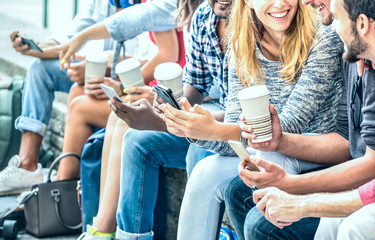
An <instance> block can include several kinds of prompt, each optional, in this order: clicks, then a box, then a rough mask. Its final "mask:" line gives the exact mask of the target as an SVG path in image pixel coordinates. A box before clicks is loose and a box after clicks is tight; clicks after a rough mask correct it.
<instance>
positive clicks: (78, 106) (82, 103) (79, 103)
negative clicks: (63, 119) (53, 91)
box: [68, 95, 89, 114]
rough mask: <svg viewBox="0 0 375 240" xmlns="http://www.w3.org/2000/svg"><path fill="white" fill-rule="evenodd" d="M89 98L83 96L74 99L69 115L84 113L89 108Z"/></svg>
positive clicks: (70, 105) (69, 107) (69, 108)
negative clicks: (87, 99)
mask: <svg viewBox="0 0 375 240" xmlns="http://www.w3.org/2000/svg"><path fill="white" fill-rule="evenodd" d="M86 98H87V96H85V95H81V96H77V97H75V98H73V100H72V101H71V102H70V104H69V106H68V113H69V114H80V113H84V112H85V109H86V108H87V107H89V105H88V104H87V101H86Z"/></svg>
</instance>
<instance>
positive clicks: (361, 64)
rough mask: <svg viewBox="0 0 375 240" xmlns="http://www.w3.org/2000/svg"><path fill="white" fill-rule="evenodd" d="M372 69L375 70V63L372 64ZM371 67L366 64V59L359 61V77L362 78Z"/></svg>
mask: <svg viewBox="0 0 375 240" xmlns="http://www.w3.org/2000/svg"><path fill="white" fill-rule="evenodd" d="M371 65H372V68H373V69H375V63H373V62H371ZM369 69H370V66H369V65H367V64H366V63H365V60H364V59H360V60H359V61H357V70H358V76H359V77H362V76H363V72H364V71H365V70H369Z"/></svg>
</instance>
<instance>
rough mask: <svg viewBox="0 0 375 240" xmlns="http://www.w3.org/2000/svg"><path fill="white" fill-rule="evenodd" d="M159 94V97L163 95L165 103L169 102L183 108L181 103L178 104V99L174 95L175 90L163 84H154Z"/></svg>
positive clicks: (179, 108)
mask: <svg viewBox="0 0 375 240" xmlns="http://www.w3.org/2000/svg"><path fill="white" fill-rule="evenodd" d="M154 88H155V90H156V92H157V94H158V95H159V97H161V99H163V101H164V102H165V103H169V104H171V105H172V106H173V107H175V108H177V109H178V110H181V107H180V105H179V104H178V102H177V101H176V99H175V98H174V96H173V92H172V90H171V89H170V88H167V87H165V86H163V85H160V84H158V85H155V86H154Z"/></svg>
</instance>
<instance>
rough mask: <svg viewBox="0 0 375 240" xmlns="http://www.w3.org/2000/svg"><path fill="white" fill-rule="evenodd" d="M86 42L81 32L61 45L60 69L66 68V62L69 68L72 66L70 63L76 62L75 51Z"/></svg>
mask: <svg viewBox="0 0 375 240" xmlns="http://www.w3.org/2000/svg"><path fill="white" fill-rule="evenodd" d="M85 42H86V40H84V39H83V38H82V37H81V36H80V34H78V35H76V36H74V37H73V38H71V39H70V40H69V42H67V43H66V44H64V45H62V46H60V47H59V50H60V54H59V59H60V69H61V70H62V69H63V68H64V64H67V66H68V68H70V63H71V62H74V61H75V59H76V55H75V53H76V52H77V51H78V50H79V49H80V48H81V47H82V45H83V44H84V43H85Z"/></svg>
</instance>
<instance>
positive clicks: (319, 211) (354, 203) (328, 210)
mask: <svg viewBox="0 0 375 240" xmlns="http://www.w3.org/2000/svg"><path fill="white" fill-rule="evenodd" d="M300 199H301V202H302V206H301V209H303V210H302V211H303V212H304V213H303V215H304V217H346V216H348V215H350V214H352V213H353V212H355V211H357V210H358V209H360V208H361V207H362V206H363V205H362V201H361V198H360V197H359V194H358V190H354V191H349V192H342V193H336V194H332V193H317V194H311V195H307V196H300Z"/></svg>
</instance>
